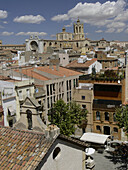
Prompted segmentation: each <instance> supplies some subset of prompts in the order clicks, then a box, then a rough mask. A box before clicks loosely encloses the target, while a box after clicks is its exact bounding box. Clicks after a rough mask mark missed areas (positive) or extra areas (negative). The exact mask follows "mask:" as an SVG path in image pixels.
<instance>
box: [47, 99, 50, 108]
mask: <svg viewBox="0 0 128 170" xmlns="http://www.w3.org/2000/svg"><path fill="white" fill-rule="evenodd" d="M47 107H48V108H49V107H50V104H49V98H47Z"/></svg>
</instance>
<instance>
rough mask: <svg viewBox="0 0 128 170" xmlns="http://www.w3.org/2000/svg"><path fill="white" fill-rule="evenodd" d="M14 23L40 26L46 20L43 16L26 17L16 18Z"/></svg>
mask: <svg viewBox="0 0 128 170" xmlns="http://www.w3.org/2000/svg"><path fill="white" fill-rule="evenodd" d="M13 21H14V22H19V23H28V24H40V23H41V22H42V21H45V18H44V17H43V16H41V15H37V16H33V15H24V16H20V17H16V18H14V20H13Z"/></svg>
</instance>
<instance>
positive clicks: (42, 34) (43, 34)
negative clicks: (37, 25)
mask: <svg viewBox="0 0 128 170" xmlns="http://www.w3.org/2000/svg"><path fill="white" fill-rule="evenodd" d="M16 35H17V36H19V35H21V36H28V35H37V36H45V35H47V33H45V32H19V33H17V34H16Z"/></svg>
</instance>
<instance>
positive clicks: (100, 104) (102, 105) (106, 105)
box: [93, 100, 122, 111]
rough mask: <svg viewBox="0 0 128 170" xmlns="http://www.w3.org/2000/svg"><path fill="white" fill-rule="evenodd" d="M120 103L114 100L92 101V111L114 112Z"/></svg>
mask: <svg viewBox="0 0 128 170" xmlns="http://www.w3.org/2000/svg"><path fill="white" fill-rule="evenodd" d="M121 103H122V102H121V101H115V100H93V109H107V110H112V111H113V110H115V108H116V107H120V105H121Z"/></svg>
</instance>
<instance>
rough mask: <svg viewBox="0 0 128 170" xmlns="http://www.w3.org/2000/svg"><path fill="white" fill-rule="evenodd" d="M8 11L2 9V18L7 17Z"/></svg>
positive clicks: (0, 13) (0, 12) (0, 17)
mask: <svg viewBox="0 0 128 170" xmlns="http://www.w3.org/2000/svg"><path fill="white" fill-rule="evenodd" d="M7 16H8V13H7V11H3V10H0V19H4V18H7Z"/></svg>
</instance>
